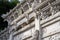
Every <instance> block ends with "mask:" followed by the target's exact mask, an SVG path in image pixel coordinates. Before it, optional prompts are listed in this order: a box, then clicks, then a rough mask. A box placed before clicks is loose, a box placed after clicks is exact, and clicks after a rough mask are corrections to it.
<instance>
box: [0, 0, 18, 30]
mask: <svg viewBox="0 0 60 40" xmlns="http://www.w3.org/2000/svg"><path fill="white" fill-rule="evenodd" d="M17 3H19V0H0V30H3V29H4V28H5V27H7V25H8V23H7V22H6V21H5V22H3V20H4V19H3V18H2V17H1V15H2V14H5V13H6V12H9V11H10V9H12V8H14V7H15V6H16V4H17Z"/></svg>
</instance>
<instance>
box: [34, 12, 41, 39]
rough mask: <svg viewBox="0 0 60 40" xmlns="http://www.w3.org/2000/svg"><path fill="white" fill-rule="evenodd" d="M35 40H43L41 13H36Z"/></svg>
mask: <svg viewBox="0 0 60 40" xmlns="http://www.w3.org/2000/svg"><path fill="white" fill-rule="evenodd" d="M34 39H35V40H42V30H41V26H40V15H39V12H37V11H36V12H35V34H34Z"/></svg>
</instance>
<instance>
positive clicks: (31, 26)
mask: <svg viewBox="0 0 60 40" xmlns="http://www.w3.org/2000/svg"><path fill="white" fill-rule="evenodd" d="M2 17H3V18H4V19H5V21H8V24H9V25H8V28H9V34H10V35H9V39H8V40H60V30H59V29H60V27H59V26H60V0H24V1H23V2H22V3H20V4H18V5H17V6H16V7H15V8H13V9H12V10H10V12H9V13H7V14H4V15H2ZM0 39H1V38H0Z"/></svg>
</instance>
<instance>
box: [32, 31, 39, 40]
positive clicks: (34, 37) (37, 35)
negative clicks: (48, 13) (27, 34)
mask: <svg viewBox="0 0 60 40" xmlns="http://www.w3.org/2000/svg"><path fill="white" fill-rule="evenodd" d="M32 40H39V31H38V30H36V31H35V32H34V36H33V39H32Z"/></svg>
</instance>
